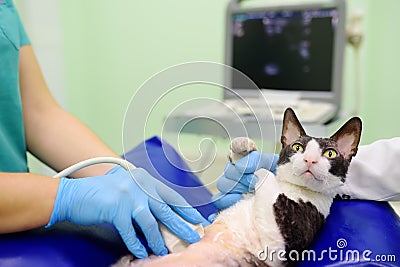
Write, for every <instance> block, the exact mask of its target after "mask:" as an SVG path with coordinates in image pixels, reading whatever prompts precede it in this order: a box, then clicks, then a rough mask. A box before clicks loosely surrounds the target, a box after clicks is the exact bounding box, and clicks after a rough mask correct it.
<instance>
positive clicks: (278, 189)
mask: <svg viewBox="0 0 400 267" xmlns="http://www.w3.org/2000/svg"><path fill="white" fill-rule="evenodd" d="M360 135H361V120H360V119H359V118H357V117H354V118H352V119H350V120H349V121H347V122H346V123H345V124H344V125H343V126H342V127H341V128H340V129H339V130H338V131H337V132H336V133H335V134H334V135H332V136H331V137H330V138H314V137H310V136H308V135H307V134H306V133H305V131H304V129H303V127H302V126H301V124H300V122H299V120H298V119H297V117H296V115H295V113H294V112H293V110H292V109H290V108H289V109H287V110H286V111H285V114H284V120H283V129H282V136H281V143H282V150H281V152H280V156H279V161H278V166H277V172H276V176H275V175H274V174H273V173H271V172H269V171H267V170H264V169H262V170H259V171H257V172H256V175H257V176H258V177H259V182H258V183H257V187H256V191H255V194H248V195H247V196H246V197H245V199H243V200H241V201H239V202H238V203H236V204H235V205H234V206H232V207H230V208H228V209H226V210H223V211H221V212H220V213H219V215H218V216H217V218H216V219H215V221H214V222H213V224H212V225H210V226H208V227H206V228H205V236H204V237H203V238H202V240H201V241H200V242H198V243H196V244H193V245H191V246H189V247H188V248H187V249H186V250H184V251H182V252H180V253H177V254H171V255H167V256H165V257H158V258H155V259H148V260H142V261H138V262H136V261H130V260H127V259H125V260H126V263H125V264H123V263H122V262H120V265H116V266H284V265H285V264H286V263H287V262H288V261H286V260H285V259H287V260H289V259H290V254H291V252H292V251H296V252H301V251H302V250H304V249H306V248H307V247H308V246H309V245H310V244H311V242H312V240H313V239H314V237H315V236H316V234H317V232H318V230H319V229H320V228H321V226H322V225H323V224H324V221H325V218H326V217H327V216H328V214H329V210H330V206H331V204H332V202H333V198H334V197H335V195H336V193H337V189H338V187H340V186H341V185H342V184H343V183H344V182H345V179H346V173H347V170H348V167H349V164H350V161H351V158H352V157H353V156H354V155H355V154H356V152H357V147H358V144H359V141H360ZM129 262H130V264H129Z"/></svg>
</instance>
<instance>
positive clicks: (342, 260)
mask: <svg viewBox="0 0 400 267" xmlns="http://www.w3.org/2000/svg"><path fill="white" fill-rule="evenodd" d="M125 157H126V159H128V160H129V161H131V162H132V163H134V164H135V165H136V166H138V167H143V168H145V169H147V170H148V171H149V172H150V173H151V174H152V175H153V176H155V177H157V178H158V179H160V180H162V181H164V179H166V178H167V179H168V180H170V181H171V182H172V183H173V184H175V185H176V186H173V187H174V189H175V190H176V191H178V192H179V193H181V194H182V195H183V196H184V197H185V198H186V199H187V200H188V202H189V203H190V204H192V205H193V206H196V208H197V209H198V210H199V211H200V212H201V213H202V214H203V215H204V217H206V218H207V217H208V215H210V214H211V213H214V212H216V210H215V208H214V207H213V206H212V204H209V202H210V199H211V194H210V192H209V191H207V189H206V188H205V187H202V183H201V182H200V180H199V179H198V178H197V177H196V176H195V175H194V174H193V173H191V172H190V171H188V167H187V165H186V164H185V162H184V161H183V160H182V158H181V157H180V156H179V155H178V153H177V152H176V151H175V150H174V149H173V148H172V147H171V146H170V145H169V144H168V143H166V142H164V141H162V140H160V139H159V138H158V137H153V138H151V139H148V140H146V141H145V142H143V143H142V144H140V145H138V146H137V147H135V148H134V149H132V150H131V151H130V152H128V153H127V154H126V155H125ZM399 179H400V177H399ZM168 185H170V186H171V184H168ZM143 242H145V241H143ZM310 250H312V251H313V253H314V254H310V256H309V257H308V258H307V257H304V258H303V259H305V260H303V261H302V262H301V263H300V264H298V266H307V267H308V266H400V219H399V217H398V216H397V214H396V213H395V212H394V210H393V209H392V208H391V206H390V205H389V204H388V203H386V202H373V201H335V202H334V204H333V206H332V209H331V215H329V217H328V219H327V222H326V225H325V226H324V227H323V229H322V230H321V233H320V234H319V236H318V238H317V239H316V240H315V242H314V243H313V245H312V247H311V248H310ZM356 251H358V255H359V256H360V257H359V258H357V252H356ZM128 253H129V252H128V250H127V249H126V247H125V245H124V243H123V242H122V240H121V239H120V237H119V236H118V234H117V232H116V231H115V229H114V228H113V226H111V225H108V224H105V225H96V226H90V227H81V226H77V225H73V224H71V223H59V224H57V225H55V226H53V227H51V228H49V229H44V228H40V229H34V230H30V231H26V232H21V233H14V234H3V235H0V267H26V266H34V267H41V266H43V267H55V266H57V267H72V266H85V267H87V266H96V267H101V266H109V265H110V264H113V263H115V262H116V261H117V260H118V259H119V258H120V257H121V256H123V255H126V254H128ZM363 253H364V256H365V257H363ZM314 255H315V256H314Z"/></svg>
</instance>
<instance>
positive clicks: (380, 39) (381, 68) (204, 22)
mask: <svg viewBox="0 0 400 267" xmlns="http://www.w3.org/2000/svg"><path fill="white" fill-rule="evenodd" d="M265 2H268V1H265ZM269 2H279V1H269ZM227 3H228V1H227V0H217V1H216V0H204V1H188V0H169V1H161V0H146V1H144V0H142V1H127V0H125V1H113V2H110V1H104V0H97V1H94V0H86V1H77V0H72V1H62V3H61V11H60V12H61V18H62V20H61V21H62V25H63V26H62V31H63V38H64V51H65V60H66V78H67V79H66V80H67V90H68V91H67V95H68V99H67V108H68V109H69V110H70V111H71V112H72V113H73V114H75V115H76V116H78V117H79V118H80V119H82V120H83V121H84V122H85V123H86V124H88V125H89V126H90V127H91V128H92V129H93V130H94V131H95V132H96V133H97V134H98V135H99V136H100V137H101V138H102V139H103V140H104V141H105V142H106V143H108V144H109V145H111V146H112V147H113V148H114V149H115V150H116V151H118V152H121V151H122V145H121V144H122V137H121V135H122V125H123V117H124V113H125V110H126V108H127V105H128V103H129V100H130V98H131V97H132V96H133V95H134V93H135V92H136V90H137V89H138V88H139V87H140V86H141V84H142V83H144V82H145V81H146V80H147V79H148V78H149V77H151V76H152V75H154V74H156V73H157V72H159V71H161V70H163V69H165V68H167V67H170V66H172V65H175V64H179V63H184V62H188V61H197V60H200V61H214V62H221V63H222V62H223V51H224V47H223V46H224V27H225V21H224V10H225V7H226V5H227ZM348 7H349V11H350V12H351V11H353V10H355V9H356V8H361V9H362V10H363V11H364V15H365V19H364V21H363V28H364V32H365V38H364V40H363V41H364V42H363V44H362V47H361V51H360V64H361V85H362V109H361V114H360V116H361V117H362V118H363V120H364V122H365V123H364V134H363V143H369V142H371V141H373V140H376V139H380V138H389V137H393V136H399V134H400V125H399V124H398V123H397V120H396V113H397V109H398V108H397V104H398V99H399V97H400V93H399V91H400V90H399V89H398V88H399V87H400V75H399V74H397V70H398V66H397V65H398V62H399V59H400V52H399V49H398V48H399V47H400V32H399V31H398V29H397V27H398V25H400V16H398V14H397V12H398V11H399V10H400V1H398V0H380V1H376V0H375V1H374V0H349V1H348ZM345 61H346V66H345V69H344V72H345V76H344V77H345V81H344V86H345V87H344V88H345V89H344V90H345V93H344V105H345V108H346V109H348V110H351V109H352V108H353V107H354V104H353V103H354V91H353V89H354V83H355V81H354V73H355V71H354V66H355V64H354V53H353V49H352V48H351V47H348V48H347V49H346V60H345ZM138 110H139V111H138V114H137V115H138V120H143V117H144V116H145V115H146V114H144V113H141V112H140V107H139V108H138ZM158 112H159V114H158V122H159V124H161V123H162V118H163V117H164V115H165V114H166V112H168V110H167V109H162V108H161V109H160V110H159V111H158ZM129 123H130V125H131V126H130V127H132V128H134V127H135V123H134V122H129ZM156 124H157V123H156ZM137 125H138V124H137ZM160 127H161V126H160V125H158V126H157V125H156V126H154V127H153V128H150V129H149V130H148V131H146V134H145V136H143V130H142V129H140V127H138V128H139V129H137V135H135V136H132V144H135V143H138V142H140V141H141V140H143V138H144V137H150V136H151V135H155V134H159V133H158V131H159V129H160Z"/></svg>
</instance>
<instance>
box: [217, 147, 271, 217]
mask: <svg viewBox="0 0 400 267" xmlns="http://www.w3.org/2000/svg"><path fill="white" fill-rule="evenodd" d="M278 159H279V156H278V155H276V154H263V153H260V152H258V151H253V152H251V153H250V154H249V155H247V156H246V157H243V158H241V159H240V160H238V161H237V162H236V163H235V164H232V163H230V162H229V163H227V164H226V166H225V170H224V173H223V174H222V175H221V176H220V178H219V179H218V182H217V188H218V190H219V191H220V192H219V193H217V194H216V195H214V196H213V197H212V200H213V203H214V205H215V207H217V208H218V209H225V208H227V207H230V206H232V205H233V204H235V203H236V202H238V201H239V200H241V199H242V194H244V193H249V192H252V191H254V188H255V186H256V184H257V181H258V178H257V176H255V175H254V172H255V171H257V170H259V169H261V168H264V169H267V170H270V171H271V172H273V173H275V171H276V164H277V162H278ZM213 217H214V216H211V217H210V218H209V219H211V220H212V219H213Z"/></svg>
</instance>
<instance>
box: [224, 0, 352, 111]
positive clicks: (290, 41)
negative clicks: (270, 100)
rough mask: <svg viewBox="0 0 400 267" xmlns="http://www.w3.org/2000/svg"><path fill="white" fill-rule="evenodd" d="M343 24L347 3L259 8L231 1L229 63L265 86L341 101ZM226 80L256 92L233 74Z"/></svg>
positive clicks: (244, 91) (236, 87) (249, 93)
mask: <svg viewBox="0 0 400 267" xmlns="http://www.w3.org/2000/svg"><path fill="white" fill-rule="evenodd" d="M344 25H345V3H344V1H332V2H322V3H312V4H310V3H305V4H296V5H288V6H282V5H279V6H269V5H266V6H258V7H243V6H241V5H240V4H239V2H238V1H232V2H231V3H230V5H229V7H228V12H227V32H226V34H227V38H226V64H227V65H229V66H232V67H234V68H236V69H238V70H240V71H241V72H243V73H244V74H246V75H247V76H248V77H249V78H250V79H252V81H253V82H254V83H255V84H256V85H257V86H258V87H259V88H261V89H268V90H275V91H283V92H291V91H295V92H297V94H301V95H302V97H304V98H311V99H312V98H316V99H322V100H325V101H327V102H333V103H337V104H338V105H340V98H341V90H342V69H343V53H344V46H345V33H344ZM227 78H228V84H229V85H230V86H231V88H232V89H233V90H234V91H237V92H240V94H241V95H242V96H243V95H244V96H249V97H251V96H252V95H253V92H252V91H254V88H253V89H251V88H246V85H244V84H242V83H241V81H240V80H238V79H235V76H233V75H229V74H228V75H227ZM229 95H230V94H229V92H226V97H228V98H229ZM254 95H257V94H254Z"/></svg>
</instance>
